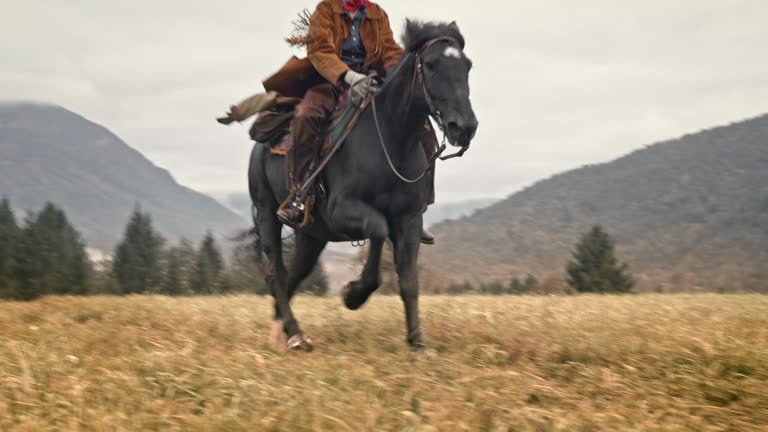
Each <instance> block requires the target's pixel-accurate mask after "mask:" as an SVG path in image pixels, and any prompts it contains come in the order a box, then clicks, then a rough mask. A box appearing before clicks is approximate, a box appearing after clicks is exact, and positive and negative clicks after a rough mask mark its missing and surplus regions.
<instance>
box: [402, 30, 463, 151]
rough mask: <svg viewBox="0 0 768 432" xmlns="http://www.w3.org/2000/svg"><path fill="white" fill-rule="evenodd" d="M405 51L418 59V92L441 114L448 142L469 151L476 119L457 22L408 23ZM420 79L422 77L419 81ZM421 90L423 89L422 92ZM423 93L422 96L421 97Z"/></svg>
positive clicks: (436, 112)
mask: <svg viewBox="0 0 768 432" xmlns="http://www.w3.org/2000/svg"><path fill="white" fill-rule="evenodd" d="M403 42H404V44H405V49H406V51H407V52H408V53H409V54H412V55H414V56H415V57H416V68H417V71H416V73H417V76H416V78H415V85H416V86H417V88H415V89H414V90H415V92H416V94H417V97H423V98H424V99H426V102H427V104H428V105H429V108H430V110H431V111H433V112H432V114H433V115H434V114H439V116H440V117H441V119H442V122H443V125H444V127H445V133H446V135H447V137H448V140H449V142H450V143H451V144H452V145H454V146H460V147H468V146H469V144H470V142H471V141H472V138H474V136H475V132H476V131H477V124H478V122H477V117H476V116H475V112H474V110H473V109H472V103H471V102H470V100H469V70H470V69H471V68H472V62H471V61H470V60H469V59H468V58H467V56H466V55H465V54H464V37H463V36H462V35H461V32H460V31H459V27H458V26H457V25H456V23H455V22H452V23H450V24H442V23H439V24H438V23H420V22H418V21H410V20H408V21H407V22H406V26H405V33H404V35H403ZM419 75H421V77H419ZM419 87H423V92H422V91H421V89H420V88H419ZM421 93H423V96H418V95H420V94H421Z"/></svg>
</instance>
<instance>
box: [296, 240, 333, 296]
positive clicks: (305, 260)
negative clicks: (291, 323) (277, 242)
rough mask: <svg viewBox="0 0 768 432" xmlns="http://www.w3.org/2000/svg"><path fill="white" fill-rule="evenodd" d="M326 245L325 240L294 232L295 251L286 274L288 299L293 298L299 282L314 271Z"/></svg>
mask: <svg viewBox="0 0 768 432" xmlns="http://www.w3.org/2000/svg"><path fill="white" fill-rule="evenodd" d="M327 244H328V242H327V241H326V240H320V239H317V238H314V237H311V236H309V235H307V234H304V233H302V232H300V231H297V232H296V244H295V251H294V253H293V258H292V260H291V266H290V268H289V272H288V298H289V299H291V298H293V295H294V294H295V293H296V289H297V288H298V287H299V285H300V284H301V282H303V281H304V279H306V278H307V277H308V276H309V275H310V274H311V273H312V270H314V269H315V265H316V264H317V260H318V258H320V254H321V253H322V252H323V249H325V246H326V245H327Z"/></svg>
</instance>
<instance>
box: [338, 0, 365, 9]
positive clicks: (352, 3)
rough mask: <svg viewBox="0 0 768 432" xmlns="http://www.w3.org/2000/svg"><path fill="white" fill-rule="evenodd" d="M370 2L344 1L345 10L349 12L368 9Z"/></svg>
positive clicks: (362, 0)
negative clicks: (362, 8)
mask: <svg viewBox="0 0 768 432" xmlns="http://www.w3.org/2000/svg"><path fill="white" fill-rule="evenodd" d="M368 4H369V2H368V0H344V9H346V10H348V11H356V10H358V9H360V8H361V7H364V8H367V7H368Z"/></svg>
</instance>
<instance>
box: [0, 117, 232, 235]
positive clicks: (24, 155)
mask: <svg viewBox="0 0 768 432" xmlns="http://www.w3.org/2000/svg"><path fill="white" fill-rule="evenodd" d="M0 173H2V175H0V194H2V195H7V196H8V197H9V198H10V199H11V202H12V204H13V206H14V208H15V209H16V210H17V212H20V211H22V210H26V211H36V210H38V209H40V208H41V207H42V205H43V203H44V202H45V201H53V202H55V203H57V204H58V205H60V206H62V207H63V208H64V210H65V211H66V212H67V215H68V216H69V217H70V219H71V220H72V221H73V223H74V225H75V226H76V227H77V228H78V229H79V230H80V231H81V232H82V233H83V235H84V237H85V238H86V240H87V241H88V244H89V246H91V247H97V248H101V249H107V250H110V249H111V248H112V247H113V246H114V244H115V243H116V242H117V241H118V239H119V237H120V236H121V235H122V231H123V227H124V225H125V223H126V221H127V220H128V217H129V215H130V213H131V211H132V210H133V208H134V207H135V206H136V204H137V203H138V204H139V205H141V207H142V208H143V209H144V210H146V211H148V212H149V213H150V214H151V215H152V217H153V219H154V221H155V223H156V225H157V228H158V229H159V230H160V231H161V232H162V233H163V234H164V235H165V236H167V237H168V238H169V239H170V240H175V239H176V238H178V237H181V236H185V237H188V238H190V239H197V238H199V237H201V236H202V234H204V232H205V230H206V229H211V230H213V231H214V232H216V233H217V234H220V235H221V234H225V235H226V234H229V233H230V232H232V231H234V230H237V229H238V228H240V227H243V226H245V225H246V222H245V221H244V220H242V219H241V218H239V217H238V216H237V215H235V214H234V213H233V212H231V211H229V210H228V209H226V208H224V207H222V206H221V205H219V204H218V203H217V202H216V201H215V200H213V199H212V198H210V197H208V196H205V195H203V194H200V193H198V192H195V191H193V190H191V189H189V188H187V187H184V186H182V185H179V184H178V183H177V182H176V181H175V180H174V179H173V177H172V176H171V174H170V173H169V172H168V171H167V170H165V169H162V168H159V167H157V166H155V165H154V164H153V163H152V162H150V161H149V160H148V159H147V158H146V157H144V156H143V155H142V154H141V153H139V152H138V151H136V150H135V149H133V148H131V147H129V146H128V145H127V144H126V143H125V142H123V141H122V140H121V139H120V138H119V137H117V136H116V135H115V134H113V133H112V132H110V131H109V130H107V129H106V128H104V127H103V126H100V125H98V124H95V123H93V122H91V121H89V120H87V119H85V118H83V117H82V116H80V115H77V114H75V113H72V112H70V111H68V110H66V109H64V108H61V107H58V106H54V105H45V104H36V103H3V104H0ZM18 216H21V215H18Z"/></svg>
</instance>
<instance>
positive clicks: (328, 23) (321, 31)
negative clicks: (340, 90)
mask: <svg viewBox="0 0 768 432" xmlns="http://www.w3.org/2000/svg"><path fill="white" fill-rule="evenodd" d="M333 16H334V13H333V10H332V9H331V7H330V6H329V5H328V3H326V2H323V3H320V4H319V5H317V9H316V10H315V13H314V14H312V19H311V20H310V24H309V34H308V36H309V41H308V43H307V57H309V61H311V62H312V65H313V66H315V69H317V71H318V72H319V73H320V75H322V77H323V78H325V79H327V80H328V81H329V82H331V83H333V84H338V83H339V82H340V81H341V79H342V78H343V76H344V74H345V73H347V71H349V70H350V69H349V66H347V65H346V64H345V63H344V62H343V61H341V58H340V57H339V52H338V49H337V47H336V44H335V38H334V35H333Z"/></svg>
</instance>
